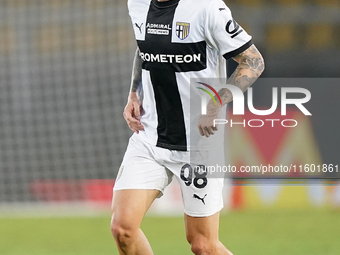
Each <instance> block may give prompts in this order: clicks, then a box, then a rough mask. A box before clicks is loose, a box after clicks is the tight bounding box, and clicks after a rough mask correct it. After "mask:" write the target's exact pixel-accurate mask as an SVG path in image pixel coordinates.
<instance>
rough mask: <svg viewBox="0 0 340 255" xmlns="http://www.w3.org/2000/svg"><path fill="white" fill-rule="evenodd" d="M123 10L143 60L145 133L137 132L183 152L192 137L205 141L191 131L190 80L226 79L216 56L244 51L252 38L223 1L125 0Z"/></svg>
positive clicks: (151, 140) (155, 141)
mask: <svg viewBox="0 0 340 255" xmlns="http://www.w3.org/2000/svg"><path fill="white" fill-rule="evenodd" d="M128 8H129V14H130V17H131V20H132V25H133V28H134V33H135V37H136V40H137V44H138V47H139V50H140V56H141V58H142V60H143V66H142V68H143V70H142V86H143V108H144V115H143V116H142V118H141V123H142V124H143V125H144V127H145V131H143V132H140V134H139V136H140V138H141V139H143V140H144V141H146V142H148V143H151V144H154V145H156V146H158V147H162V148H167V149H170V150H178V151H187V150H189V148H190V147H193V146H189V145H190V144H191V145H192V144H193V143H192V140H195V141H196V140H197V143H199V142H198V141H199V139H207V138H205V137H201V136H200V135H199V132H198V129H197V132H196V133H195V134H193V133H192V132H190V120H191V119H192V116H190V114H191V112H190V95H191V96H192V92H191V91H192V89H190V79H191V78H202V79H203V78H217V77H219V76H224V77H225V71H224V70H225V66H224V65H222V64H225V63H222V62H225V60H224V59H223V61H221V59H222V58H221V56H223V57H224V58H225V59H228V58H230V57H233V56H236V55H237V54H239V53H241V52H243V51H244V50H246V49H247V48H248V47H250V46H251V45H252V41H251V36H249V35H248V34H247V33H246V32H245V31H244V30H243V29H242V28H241V27H240V26H239V25H238V23H237V22H236V21H234V19H233V18H232V15H231V12H230V10H229V8H228V7H227V6H226V5H225V3H224V2H223V1H222V0H169V1H165V2H158V1H157V0H128ZM221 67H222V68H221ZM221 70H223V72H221ZM191 99H192V98H191ZM197 114H200V109H198V110H197ZM195 130H196V129H195ZM209 139H210V138H209ZM213 139H217V138H216V136H215V138H213Z"/></svg>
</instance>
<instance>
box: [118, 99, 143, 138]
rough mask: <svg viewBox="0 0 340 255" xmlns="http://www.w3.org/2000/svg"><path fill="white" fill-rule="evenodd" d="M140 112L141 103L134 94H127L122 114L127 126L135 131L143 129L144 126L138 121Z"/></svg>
mask: <svg viewBox="0 0 340 255" xmlns="http://www.w3.org/2000/svg"><path fill="white" fill-rule="evenodd" d="M141 112H142V103H141V101H140V100H139V98H138V97H137V95H136V94H134V93H131V94H130V95H129V99H128V102H127V104H126V106H125V108H124V112H123V116H124V119H125V120H126V123H127V124H128V126H129V128H130V129H131V130H132V131H133V132H135V133H137V134H138V133H139V131H144V126H143V125H142V124H141V122H140V118H141Z"/></svg>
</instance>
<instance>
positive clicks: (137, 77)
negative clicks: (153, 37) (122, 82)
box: [130, 49, 143, 92]
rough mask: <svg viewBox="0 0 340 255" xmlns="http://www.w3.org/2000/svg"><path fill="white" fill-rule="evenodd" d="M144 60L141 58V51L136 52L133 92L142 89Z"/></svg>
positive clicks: (133, 69) (132, 83) (132, 81)
mask: <svg viewBox="0 0 340 255" xmlns="http://www.w3.org/2000/svg"><path fill="white" fill-rule="evenodd" d="M142 63H143V61H142V59H141V57H140V56H139V49H137V50H136V53H135V58H134V59H133V67H132V76H131V89H130V90H131V92H137V91H138V90H139V89H141V84H142Z"/></svg>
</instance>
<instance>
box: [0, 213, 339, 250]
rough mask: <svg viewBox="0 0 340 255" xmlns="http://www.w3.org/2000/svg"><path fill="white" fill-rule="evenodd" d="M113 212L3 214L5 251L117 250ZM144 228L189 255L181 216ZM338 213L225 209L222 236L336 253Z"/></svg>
mask: <svg viewBox="0 0 340 255" xmlns="http://www.w3.org/2000/svg"><path fill="white" fill-rule="evenodd" d="M109 222H110V217H109V216H107V217H76V218H0V254H1V255H14V254H16V255H19V254H20V255H57V254H58V255H62V254H63V255H80V254H81V255H90V254H91V255H93V254H95V255H104V254H105V255H106V254H107V255H108V254H118V253H117V251H116V249H115V245H114V241H113V239H112V237H111V234H110V228H109ZM142 229H143V230H144V232H145V233H146V235H147V236H148V238H149V240H150V243H151V245H152V247H153V249H154V253H155V255H187V254H191V253H190V247H189V245H188V244H187V243H186V241H185V234H184V222H183V218H182V217H171V218H168V217H152V216H147V217H146V218H145V220H144V222H143V225H142ZM339 236H340V213H339V211H330V210H326V209H323V210H315V209H309V210H307V209H304V210H296V211H292V210H290V211H289V210H286V211H279V210H268V211H265V210H262V211H244V212H231V213H227V214H225V213H224V214H223V215H222V217H221V224H220V239H221V241H222V242H223V243H224V244H225V245H226V246H227V247H228V248H229V249H230V250H231V251H232V252H234V254H235V255H243V254H244V255H249V254H252V255H257V254H258V255H264V254H271V255H273V254H275V255H287V254H289V255H304V254H308V255H313V254H315V255H338V254H340V241H339Z"/></svg>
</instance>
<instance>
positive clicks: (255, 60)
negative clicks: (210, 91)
mask: <svg viewBox="0 0 340 255" xmlns="http://www.w3.org/2000/svg"><path fill="white" fill-rule="evenodd" d="M238 58H240V59H241V61H240V63H239V65H238V67H237V68H236V70H235V72H234V73H233V74H232V75H231V76H230V78H229V79H228V82H227V83H228V84H232V85H235V86H237V87H239V88H240V89H241V90H242V91H243V92H245V91H246V90H247V89H248V88H249V87H250V86H251V85H252V84H253V83H254V82H255V81H256V80H257V78H258V77H259V76H260V75H261V73H262V72H263V70H264V61H263V58H262V56H261V54H260V53H259V52H258V50H257V49H256V47H255V46H254V45H252V46H251V47H249V48H248V49H247V50H246V51H244V52H243V53H241V54H239V55H238ZM219 94H220V96H221V99H222V101H223V103H224V104H226V103H229V102H231V101H232V99H233V97H232V94H231V92H230V90H228V89H221V90H220V91H219Z"/></svg>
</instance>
